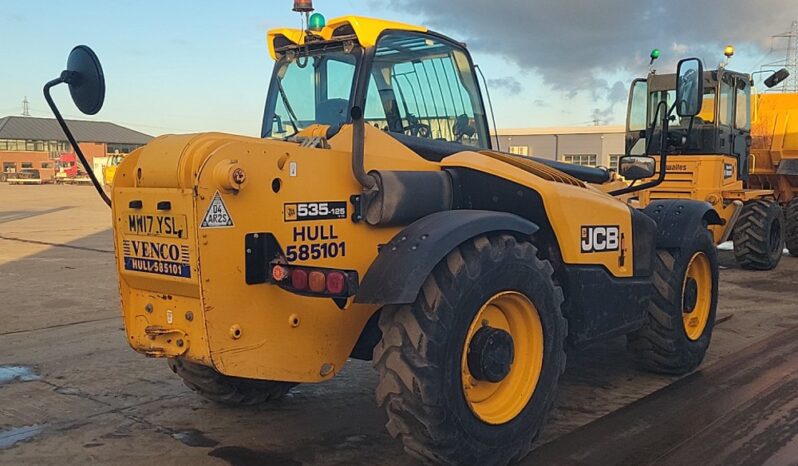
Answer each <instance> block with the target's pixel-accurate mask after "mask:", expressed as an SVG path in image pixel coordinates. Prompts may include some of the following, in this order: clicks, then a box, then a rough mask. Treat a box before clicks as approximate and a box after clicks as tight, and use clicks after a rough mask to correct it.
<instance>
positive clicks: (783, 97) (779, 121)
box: [750, 93, 798, 202]
mask: <svg viewBox="0 0 798 466" xmlns="http://www.w3.org/2000/svg"><path fill="white" fill-rule="evenodd" d="M753 108H754V115H753V122H752V125H751V137H752V139H753V141H752V146H751V160H750V167H751V168H750V173H751V175H752V176H751V182H752V183H751V184H752V185H753V186H755V187H762V186H769V187H772V188H773V189H775V190H776V193H777V197H778V199H779V201H780V202H789V201H790V200H791V199H792V198H793V197H795V196H796V195H798V176H796V173H794V170H793V173H792V174H790V175H789V176H785V174H784V173H783V172H784V171H783V170H782V171H781V172H780V170H779V167H780V165H781V164H782V162H789V163H798V162H796V161H798V94H795V93H774V94H759V95H757V96H755V97H754V104H753Z"/></svg>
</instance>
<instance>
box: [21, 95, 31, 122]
mask: <svg viewBox="0 0 798 466" xmlns="http://www.w3.org/2000/svg"><path fill="white" fill-rule="evenodd" d="M22 116H26V117H29V116H30V102H28V96H25V98H24V99H22Z"/></svg>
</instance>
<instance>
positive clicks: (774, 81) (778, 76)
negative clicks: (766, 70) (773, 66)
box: [765, 68, 790, 89]
mask: <svg viewBox="0 0 798 466" xmlns="http://www.w3.org/2000/svg"><path fill="white" fill-rule="evenodd" d="M788 77H790V72H789V71H787V68H782V69H780V70H778V71H776V72H775V73H773V74H772V75H770V77H769V78H767V79H766V80H765V86H767V88H768V89H771V88H773V87H775V86H778V85H779V83H781V82H782V81H784V80H785V79H787V78H788Z"/></svg>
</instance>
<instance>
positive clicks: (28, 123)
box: [0, 116, 152, 145]
mask: <svg viewBox="0 0 798 466" xmlns="http://www.w3.org/2000/svg"><path fill="white" fill-rule="evenodd" d="M66 122H67V125H69V128H70V129H71V130H72V134H73V135H74V136H75V140H76V141H78V142H102V143H106V144H140V145H144V144H147V143H148V142H150V140H151V139H152V136H150V135H148V134H144V133H140V132H138V131H134V130H132V129H129V128H125V127H124V126H119V125H117V124H116V123H110V122H107V121H86V120H66ZM0 139H29V140H35V141H66V140H67V138H66V135H64V131H63V130H62V129H61V126H59V125H58V121H56V120H55V119H54V118H35V117H23V116H8V117H3V118H0Z"/></svg>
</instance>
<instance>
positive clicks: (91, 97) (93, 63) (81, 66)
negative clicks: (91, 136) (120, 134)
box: [43, 45, 111, 207]
mask: <svg viewBox="0 0 798 466" xmlns="http://www.w3.org/2000/svg"><path fill="white" fill-rule="evenodd" d="M64 83H66V84H68V85H69V91H70V93H71V94H72V98H73V100H75V104H76V105H77V106H78V108H79V109H80V110H81V111H83V112H84V113H87V114H90V115H93V114H95V113H97V112H98V111H99V110H100V108H101V107H102V104H103V100H104V98H105V78H104V76H103V72H102V68H101V66H100V62H99V60H98V59H97V56H96V55H95V54H94V52H93V51H92V50H91V49H89V48H88V47H86V46H85V45H79V46H77V47H75V48H74V49H72V52H71V53H70V54H69V60H67V69H66V70H64V71H62V72H61V74H60V75H59V76H58V77H57V78H56V79H53V80H52V81H49V82H47V84H45V85H44V89H43V92H44V100H45V101H47V105H48V106H49V107H50V110H51V111H52V112H53V115H55V119H56V120H57V121H58V125H59V126H61V129H62V130H63V131H64V134H65V135H66V137H67V140H68V141H69V143H70V144H71V145H72V148H73V150H74V151H75V154H76V155H77V156H78V159H80V163H81V164H82V165H83V168H84V169H85V170H86V174H87V175H88V176H89V178H90V179H91V182H92V184H93V185H94V188H95V189H96V190H97V193H98V194H99V195H100V197H101V198H102V200H103V202H105V204H106V205H107V206H108V207H111V199H110V198H109V197H108V195H107V194H106V193H105V191H104V190H103V187H102V184H100V181H99V180H98V179H97V176H96V175H95V174H94V170H93V169H92V167H91V165H90V164H89V161H88V160H87V159H86V156H85V155H84V154H83V150H82V149H81V148H80V145H79V144H78V142H77V141H76V140H75V136H74V135H73V134H72V131H71V130H70V129H69V126H68V125H67V124H66V121H65V120H64V117H63V116H62V115H61V112H60V111H59V110H58V106H57V105H56V104H55V101H54V100H53V97H52V95H51V94H50V89H52V88H53V87H55V86H58V85H59V84H64ZM83 86H88V87H89V88H88V91H89V92H88V93H85V92H82V91H84V89H83V88H82V87H83Z"/></svg>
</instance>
